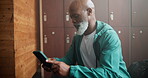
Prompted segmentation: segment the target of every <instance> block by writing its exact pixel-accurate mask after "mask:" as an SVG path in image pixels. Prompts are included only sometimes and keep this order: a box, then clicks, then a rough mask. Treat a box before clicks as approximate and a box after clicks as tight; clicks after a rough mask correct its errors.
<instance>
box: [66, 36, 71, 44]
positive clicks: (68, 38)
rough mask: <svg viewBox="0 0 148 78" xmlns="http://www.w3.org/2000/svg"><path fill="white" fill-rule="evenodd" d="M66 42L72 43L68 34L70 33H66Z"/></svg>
mask: <svg viewBox="0 0 148 78" xmlns="http://www.w3.org/2000/svg"><path fill="white" fill-rule="evenodd" d="M66 43H67V44H69V43H70V37H69V35H68V34H67V35H66Z"/></svg>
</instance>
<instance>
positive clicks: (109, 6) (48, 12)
mask: <svg viewBox="0 0 148 78" xmlns="http://www.w3.org/2000/svg"><path fill="white" fill-rule="evenodd" d="M71 1H72V0H44V1H43V7H42V8H43V9H42V10H43V11H42V12H43V13H42V14H43V21H44V26H47V27H72V26H73V25H72V23H71V19H70V17H69V13H68V6H69V4H70V2H71ZM92 1H93V2H94V4H95V9H96V18H97V20H100V21H104V22H106V23H109V24H110V25H112V26H133V27H135V26H148V23H147V20H148V15H147V14H148V9H147V7H148V5H147V3H148V1H147V0H92Z"/></svg>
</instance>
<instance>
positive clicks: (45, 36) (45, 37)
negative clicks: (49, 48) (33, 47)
mask: <svg viewBox="0 0 148 78" xmlns="http://www.w3.org/2000/svg"><path fill="white" fill-rule="evenodd" d="M44 43H45V44H47V35H44Z"/></svg>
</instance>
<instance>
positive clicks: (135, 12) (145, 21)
mask: <svg viewBox="0 0 148 78" xmlns="http://www.w3.org/2000/svg"><path fill="white" fill-rule="evenodd" d="M147 4H148V0H132V26H134V27H135V26H146V27H147V26H148V5H147Z"/></svg>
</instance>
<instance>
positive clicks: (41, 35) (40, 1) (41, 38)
mask: <svg viewBox="0 0 148 78" xmlns="http://www.w3.org/2000/svg"><path fill="white" fill-rule="evenodd" d="M39 8H40V9H39V13H40V17H39V19H40V50H41V51H43V20H42V0H39ZM43 52H44V51H43ZM41 78H44V69H43V68H42V66H41Z"/></svg>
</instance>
